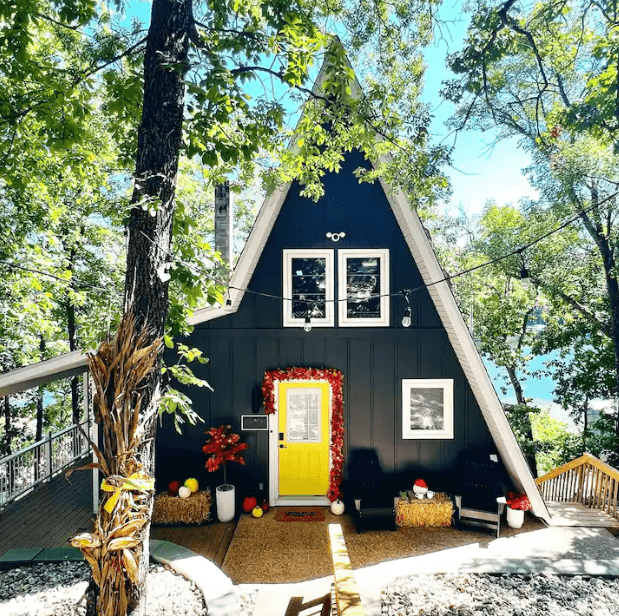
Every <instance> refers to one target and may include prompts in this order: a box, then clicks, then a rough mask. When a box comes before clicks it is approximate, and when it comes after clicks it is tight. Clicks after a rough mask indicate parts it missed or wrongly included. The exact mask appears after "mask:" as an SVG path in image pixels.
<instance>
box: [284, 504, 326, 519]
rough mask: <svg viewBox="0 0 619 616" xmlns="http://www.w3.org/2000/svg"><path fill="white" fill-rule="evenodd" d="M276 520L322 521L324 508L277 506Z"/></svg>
mask: <svg viewBox="0 0 619 616" xmlns="http://www.w3.org/2000/svg"><path fill="white" fill-rule="evenodd" d="M275 520H276V521H277V522H324V521H325V510H324V508H320V507H278V509H277V514H276V516H275Z"/></svg>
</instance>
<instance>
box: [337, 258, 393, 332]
mask: <svg viewBox="0 0 619 616" xmlns="http://www.w3.org/2000/svg"><path fill="white" fill-rule="evenodd" d="M364 257H377V258H379V259H380V281H381V282H380V295H381V297H380V318H378V319H374V318H368V319H363V318H362V319H352V318H349V317H348V316H347V312H348V310H347V304H348V301H347V297H348V267H347V261H348V259H350V258H353V259H359V258H364ZM338 275H339V282H338V325H339V327H388V326H389V324H390V322H391V318H390V316H391V315H390V313H389V306H390V302H389V288H390V287H389V249H388V248H354V249H352V248H351V249H349V248H343V249H340V250H338Z"/></svg>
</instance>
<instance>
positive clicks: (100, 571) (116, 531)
mask: <svg viewBox="0 0 619 616" xmlns="http://www.w3.org/2000/svg"><path fill="white" fill-rule="evenodd" d="M161 348H162V345H161V340H160V339H157V340H155V341H154V342H153V343H152V344H148V334H147V331H146V328H144V329H143V330H142V331H141V332H140V333H139V334H138V333H136V331H135V320H134V318H133V316H131V315H128V314H125V315H124V316H123V318H122V320H121V322H120V324H119V326H118V331H117V332H116V335H115V336H114V337H113V338H112V339H110V337H109V336H108V338H107V339H106V340H105V342H103V343H102V344H101V346H100V347H99V350H98V351H97V353H96V354H89V355H88V365H89V368H90V375H91V377H92V380H93V382H94V386H95V395H94V412H95V420H96V421H97V422H98V423H99V424H100V425H101V427H102V433H103V451H101V450H100V449H99V448H98V447H97V445H96V444H95V443H91V444H92V446H93V451H94V452H95V454H96V456H97V463H96V464H94V465H92V466H94V467H98V468H100V469H101V472H102V474H103V475H104V479H103V482H102V484H101V488H102V490H103V491H104V493H103V498H102V499H101V503H100V505H99V510H98V512H97V517H96V519H95V523H94V528H93V532H92V533H82V534H80V535H77V536H76V537H74V538H73V539H72V540H71V544H72V545H73V546H75V547H78V548H80V550H81V552H82V554H83V555H84V558H85V559H86V560H87V561H88V563H89V564H90V566H91V567H92V579H93V581H94V583H95V584H96V585H97V587H98V592H97V593H96V595H97V601H96V607H95V613H96V614H98V615H100V616H122V615H124V614H126V613H127V610H128V608H129V606H130V603H131V600H132V597H134V596H136V593H135V592H134V590H135V588H137V586H138V583H139V573H138V572H139V565H140V556H141V553H142V541H141V533H142V529H143V527H144V526H145V525H146V524H147V523H148V521H149V517H150V494H151V493H152V491H153V489H154V480H153V478H152V477H151V476H150V475H149V473H148V472H147V471H146V469H145V468H144V466H143V465H142V464H141V463H140V462H139V461H138V459H137V453H138V447H139V445H140V444H141V439H142V437H143V434H144V425H145V423H146V422H147V421H148V420H149V419H152V417H144V416H142V417H141V416H140V407H141V402H142V394H143V390H142V387H143V384H144V381H145V379H146V378H147V377H148V375H149V374H150V373H151V371H152V370H154V369H156V367H157V360H158V355H159V352H160V350H161ZM154 412H156V411H153V412H152V413H154Z"/></svg>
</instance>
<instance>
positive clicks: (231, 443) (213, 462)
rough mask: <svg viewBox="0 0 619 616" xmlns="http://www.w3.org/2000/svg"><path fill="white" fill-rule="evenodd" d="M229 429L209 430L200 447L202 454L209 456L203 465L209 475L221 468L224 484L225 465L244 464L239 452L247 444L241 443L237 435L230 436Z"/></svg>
mask: <svg viewBox="0 0 619 616" xmlns="http://www.w3.org/2000/svg"><path fill="white" fill-rule="evenodd" d="M231 429H232V426H226V425H223V426H219V428H210V429H209V430H208V431H207V432H206V434H208V435H209V438H208V440H207V441H206V444H205V445H204V446H203V447H202V453H205V454H206V455H207V456H209V457H208V459H207V460H206V464H205V466H206V469H207V470H208V472H209V473H213V472H214V471H216V470H218V469H219V468H221V467H222V466H223V469H224V484H225V483H226V464H227V463H228V462H238V463H239V464H245V460H244V459H243V458H242V457H241V451H243V450H245V449H247V443H241V437H240V436H239V435H238V434H231V433H230V430H231Z"/></svg>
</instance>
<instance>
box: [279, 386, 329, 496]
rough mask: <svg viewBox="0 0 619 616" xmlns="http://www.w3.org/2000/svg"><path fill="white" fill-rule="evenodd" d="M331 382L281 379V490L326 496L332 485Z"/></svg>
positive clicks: (282, 494) (296, 493) (290, 493)
mask: <svg viewBox="0 0 619 616" xmlns="http://www.w3.org/2000/svg"><path fill="white" fill-rule="evenodd" d="M329 394H330V390H329V383H325V382H321V381H307V382H303V383H294V382H292V383H291V382H280V383H279V385H278V401H279V404H278V406H279V408H278V416H279V422H278V424H279V426H278V427H279V442H278V446H279V494H280V496H325V494H326V493H327V490H328V488H329V460H330V457H329V440H330V417H329V402H330V400H329V398H330V396H329Z"/></svg>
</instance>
